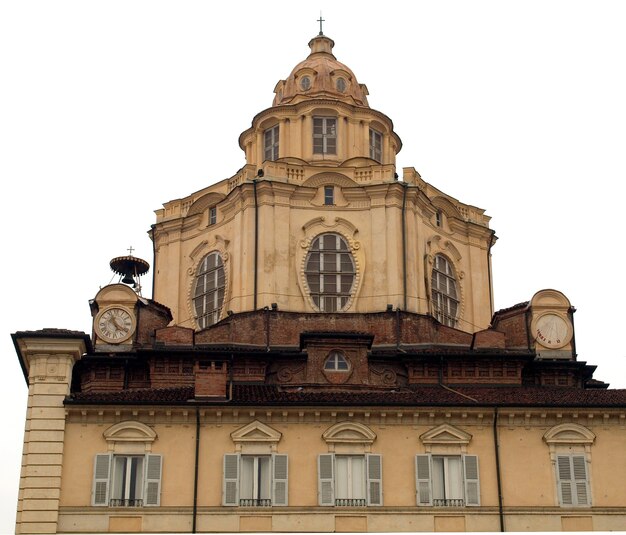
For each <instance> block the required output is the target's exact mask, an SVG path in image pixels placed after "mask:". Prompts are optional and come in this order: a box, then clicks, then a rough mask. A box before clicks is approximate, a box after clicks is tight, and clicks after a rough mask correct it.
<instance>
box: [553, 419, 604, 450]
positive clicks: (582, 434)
mask: <svg viewBox="0 0 626 535" xmlns="http://www.w3.org/2000/svg"><path fill="white" fill-rule="evenodd" d="M543 439H544V440H545V441H546V443H548V444H550V445H557V444H586V445H591V444H593V442H594V441H595V439H596V435H594V434H593V433H592V432H591V431H590V430H589V429H587V428H586V427H583V426H582V425H579V424H559V425H556V426H554V427H552V428H551V429H548V431H546V433H545V434H544V435H543Z"/></svg>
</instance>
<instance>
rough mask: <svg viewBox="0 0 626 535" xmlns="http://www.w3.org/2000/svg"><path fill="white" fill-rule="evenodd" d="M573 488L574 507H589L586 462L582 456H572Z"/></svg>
mask: <svg viewBox="0 0 626 535" xmlns="http://www.w3.org/2000/svg"><path fill="white" fill-rule="evenodd" d="M572 468H573V472H574V486H575V488H576V505H591V495H590V494H589V480H588V478H587V460H586V459H585V456H584V455H573V456H572Z"/></svg>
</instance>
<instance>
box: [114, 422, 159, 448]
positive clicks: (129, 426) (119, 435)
mask: <svg viewBox="0 0 626 535" xmlns="http://www.w3.org/2000/svg"><path fill="white" fill-rule="evenodd" d="M103 435H104V438H105V440H106V441H107V442H143V443H147V442H154V441H155V440H156V438H157V434H156V432H155V431H154V429H152V428H151V427H148V426H147V425H146V424H142V423H141V422H136V421H127V422H120V423H118V424H115V425H112V426H111V427H109V428H108V429H107V430H106V431H105V432H104V433H103Z"/></svg>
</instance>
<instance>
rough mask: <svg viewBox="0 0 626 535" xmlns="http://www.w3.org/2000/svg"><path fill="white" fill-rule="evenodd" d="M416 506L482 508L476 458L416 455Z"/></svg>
mask: <svg viewBox="0 0 626 535" xmlns="http://www.w3.org/2000/svg"><path fill="white" fill-rule="evenodd" d="M415 479H416V484H417V505H434V506H436V507H464V506H469V505H480V485H479V476H478V457H477V456H476V455H417V456H416V457H415Z"/></svg>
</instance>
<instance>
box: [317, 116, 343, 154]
mask: <svg viewBox="0 0 626 535" xmlns="http://www.w3.org/2000/svg"><path fill="white" fill-rule="evenodd" d="M337 127H338V125H337V118H336V117H313V154H332V155H335V154H337Z"/></svg>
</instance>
